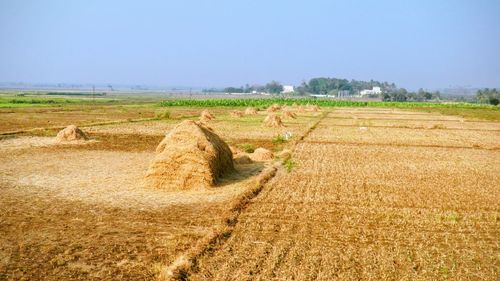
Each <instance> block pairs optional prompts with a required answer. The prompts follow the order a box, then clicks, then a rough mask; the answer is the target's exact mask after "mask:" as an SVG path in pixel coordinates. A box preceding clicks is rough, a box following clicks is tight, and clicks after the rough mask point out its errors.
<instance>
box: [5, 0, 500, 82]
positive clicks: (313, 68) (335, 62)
mask: <svg viewBox="0 0 500 281" xmlns="http://www.w3.org/2000/svg"><path fill="white" fill-rule="evenodd" d="M318 76H328V77H337V78H347V79H359V80H369V79H375V80H382V81H390V82H395V83H396V84H398V85H399V86H402V87H407V88H409V89H415V88H418V87H424V88H429V89H433V88H437V87H448V86H450V85H462V86H465V85H470V86H481V87H499V86H500V1H499V0H491V1H486V0H477V1H474V0H470V1H459V0H457V1H452V0H449V1H446V0H440V1H435V0H433V1H419V0H415V1H409V0H408V1H404V0H401V1H383V0H378V1H375V0H374V1H369V0H367V1H328V0H325V1H284V0H283V1H272V0H268V1H264V0H263V1H260V0H259V1H256V0H241V1H234V0H233V1H230V0H228V1H217V0H212V1H210V0H205V1H203V0H200V1H190V0H178V1H123V0H122V1H84V0H81V1H67V0H61V1H51V0H46V1H22V0H0V81H1V82H20V81H23V82H47V83H59V82H61V83H112V84H113V83H115V84H145V85H161V86H193V87H205V86H229V85H233V86H239V85H244V84H245V83H250V84H252V83H265V82H267V81H270V80H272V79H274V80H278V81H280V82H282V83H284V84H299V83H300V82H301V81H302V80H308V79H310V78H312V77H318Z"/></svg>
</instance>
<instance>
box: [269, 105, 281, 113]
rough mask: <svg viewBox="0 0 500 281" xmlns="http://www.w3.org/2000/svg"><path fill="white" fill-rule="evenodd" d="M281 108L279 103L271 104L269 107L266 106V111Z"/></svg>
mask: <svg viewBox="0 0 500 281" xmlns="http://www.w3.org/2000/svg"><path fill="white" fill-rule="evenodd" d="M280 109H281V106H280V105H279V104H276V103H275V104H273V105H271V106H270V107H268V108H267V110H266V111H267V112H275V111H278V110H280Z"/></svg>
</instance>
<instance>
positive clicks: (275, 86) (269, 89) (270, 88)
mask: <svg viewBox="0 0 500 281" xmlns="http://www.w3.org/2000/svg"><path fill="white" fill-rule="evenodd" d="M223 91H224V93H252V92H254V91H255V92H257V93H270V94H279V93H281V92H282V91H283V85H282V84H281V83H279V82H278V81H274V80H273V81H271V82H269V83H267V84H265V85H258V84H256V85H251V86H250V85H248V84H247V85H245V86H241V87H239V88H238V87H227V88H224V90H223Z"/></svg>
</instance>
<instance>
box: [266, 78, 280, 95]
mask: <svg viewBox="0 0 500 281" xmlns="http://www.w3.org/2000/svg"><path fill="white" fill-rule="evenodd" d="M266 91H267V92H268V93H271V94H279V93H281V92H282V91H283V85H281V84H280V83H279V82H276V81H271V82H269V83H267V84H266Z"/></svg>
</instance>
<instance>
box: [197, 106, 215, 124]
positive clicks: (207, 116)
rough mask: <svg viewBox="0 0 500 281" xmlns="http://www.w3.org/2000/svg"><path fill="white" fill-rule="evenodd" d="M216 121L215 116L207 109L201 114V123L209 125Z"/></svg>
mask: <svg viewBox="0 0 500 281" xmlns="http://www.w3.org/2000/svg"><path fill="white" fill-rule="evenodd" d="M212 119H215V116H214V115H213V114H212V113H210V111H208V109H205V110H203V111H202V112H201V114H200V121H201V122H203V123H208V122H209V121H210V120H212Z"/></svg>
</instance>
